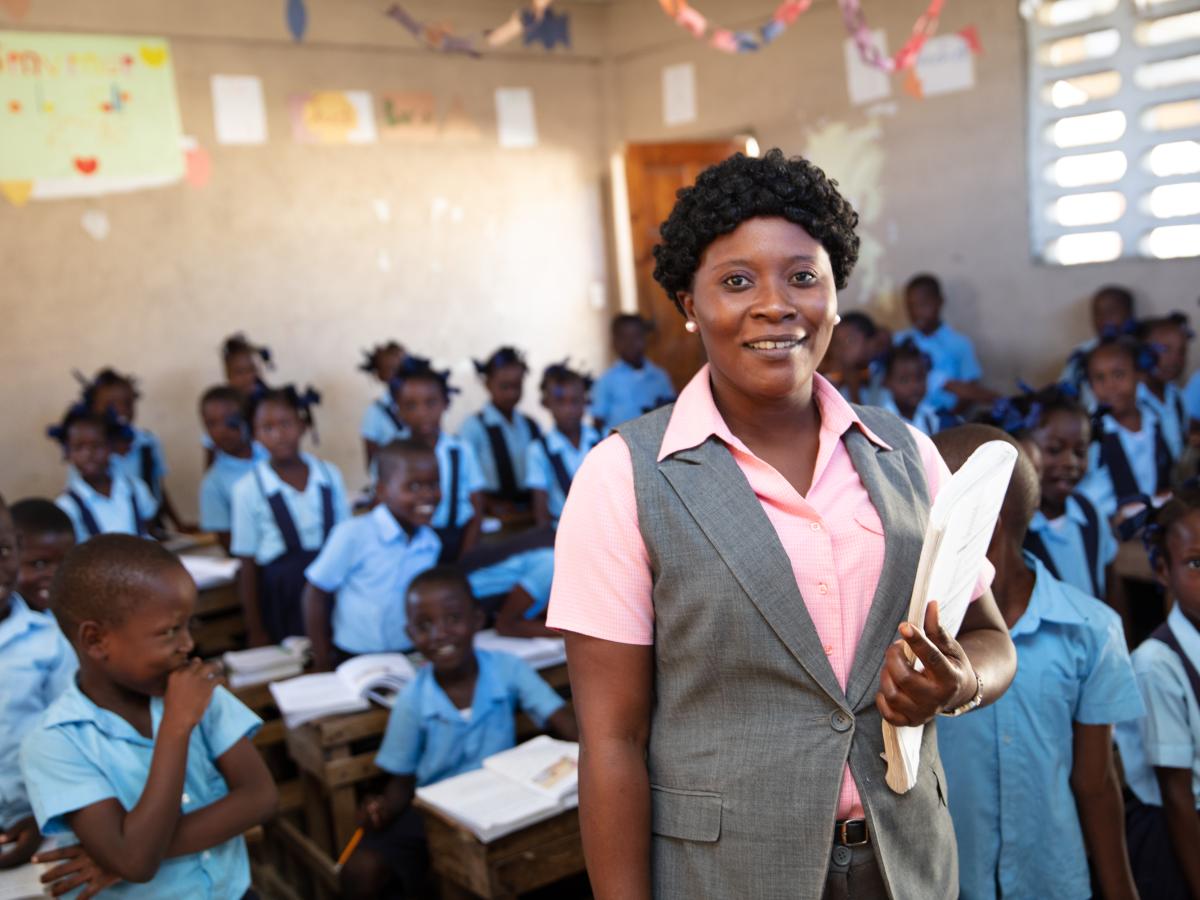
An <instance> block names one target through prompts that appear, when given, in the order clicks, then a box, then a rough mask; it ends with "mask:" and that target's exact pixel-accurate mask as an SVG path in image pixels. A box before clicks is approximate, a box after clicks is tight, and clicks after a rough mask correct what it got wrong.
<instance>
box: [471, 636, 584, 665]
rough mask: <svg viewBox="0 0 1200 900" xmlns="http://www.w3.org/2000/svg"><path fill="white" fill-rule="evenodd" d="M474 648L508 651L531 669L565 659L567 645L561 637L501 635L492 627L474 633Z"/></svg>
mask: <svg viewBox="0 0 1200 900" xmlns="http://www.w3.org/2000/svg"><path fill="white" fill-rule="evenodd" d="M475 649H476V650H491V651H493V652H497V653H510V654H512V655H513V656H515V657H517V658H519V659H522V660H524V661H525V662H526V663H528V664H529V667H530V668H531V669H548V668H550V667H551V666H559V665H562V664H563V663H565V662H566V661H567V645H566V642H565V641H564V640H563V639H562V638H550V637H540V638H513V637H501V636H500V635H498V634H496V631H495V629H492V628H489V629H488V630H487V631H480V632H479V633H478V634H476V635H475Z"/></svg>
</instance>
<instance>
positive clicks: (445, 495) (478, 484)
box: [432, 431, 484, 528]
mask: <svg viewBox="0 0 1200 900" xmlns="http://www.w3.org/2000/svg"><path fill="white" fill-rule="evenodd" d="M451 450H457V451H458V496H457V497H452V496H451V490H450V484H451V475H452V473H451V466H450V457H451V452H450V451H451ZM433 452H434V455H436V456H437V461H438V481H439V482H440V483H441V486H442V499H441V500H440V501H438V506H437V509H436V510H434V513H433V522H432V525H433V527H434V528H445V527H446V526H448V525H449V524H450V504H451V503H454V504H455V505H456V507H457V509H458V521H457V522H456V523H455V524H456V525H457V526H458V527H459V528H462V527H463V526H465V525H466V524H467V522H469V521H471V517H472V516H473V515H475V508H474V507H473V506H471V495H472V494H474V493H477V492H479V491H482V490H483V488H484V480H483V470H482V469H481V468H480V467H479V458H478V457H477V456H476V455H475V451H474V450H472V449H471V445H470V444H468V443H467V442H466V441H464V440H463V439H462V438H459V437H455V436H454V435H452V434H446V432H444V431H443V432H442V433H441V434H439V435H438V439H437V446H436V447H434V448H433Z"/></svg>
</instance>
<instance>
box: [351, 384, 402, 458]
mask: <svg viewBox="0 0 1200 900" xmlns="http://www.w3.org/2000/svg"><path fill="white" fill-rule="evenodd" d="M399 420H400V416H399V414H398V413H397V412H396V404H395V402H394V401H393V400H392V395H391V392H387V393H385V394H384V395H383V396H382V397H380V398H378V399H377V400H376V401H375V402H374V403H372V404H371V405H370V406H368V407H367V409H366V412H364V413H363V417H362V425H361V426H359V429H358V433H359V434H360V435H361V436H362V437H363V438H365V439H366V440H368V441H370V442H371V443H373V444H375V445H376V446H379V447H386V446H387V445H388V444H390V443H391V442H392V441H398V440H400V439H401V438H406V437H408V435H409V431H408V429H407V428H405V427H404V426H403V425H402V424H401V423H400V421H399Z"/></svg>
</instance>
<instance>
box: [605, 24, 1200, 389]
mask: <svg viewBox="0 0 1200 900" xmlns="http://www.w3.org/2000/svg"><path fill="white" fill-rule="evenodd" d="M925 5H926V4H925V3H924V2H904V3H899V2H889V3H883V2H877V3H864V4H863V7H864V9H865V10H866V12H867V15H868V21H869V22H870V25H871V26H872V27H874V28H884V29H885V30H886V32H887V36H888V47H889V49H890V50H891V51H892V52H894V51H895V50H896V49H897V48H899V47H900V46H901V44H902V43H903V41H904V40H905V39H906V38H907V36H908V34H909V32H910V30H911V28H912V26H913V22H914V19H915V17H916V16H917V15H918V14H919V13H920V11H921V10H922V9H923V8H924V7H925ZM695 6H696V7H697V8H699V9H701V11H702V12H703V13H704V14H705V15H706V16H707V17H708V19H709V21H710V22H712V23H718V24H721V25H724V26H726V27H730V28H735V29H736V28H753V27H755V26H758V25H761V24H762V23H763V22H764V21H766V19H767V18H769V16H770V14H771V11H772V10H773V9H774V7H775V6H777V4H776V3H775V2H773V0H762V2H754V3H748V2H735V0H707V2H705V3H704V4H699V3H697V4H695ZM1016 8H1017V4H1016V3H1015V2H1011V0H1010V2H995V0H954V2H953V3H947V4H946V5H945V11H944V15H943V16H942V20H941V26H940V30H941V31H942V32H949V31H957V30H958V29H960V28H963V27H964V26H968V25H974V26H976V27H977V29H978V33H979V37H980V40H981V42H982V45H983V54H982V55H981V56H978V57H976V60H975V63H976V72H975V74H976V86H975V88H974V89H973V90H970V91H966V92H962V93H953V94H945V95H942V96H938V97H929V98H927V99H924V100H916V99H914V98H912V97H910V96H909V95H907V94H906V93H904V92H903V91H902V90H900V84H899V82H898V81H897V82H896V83H895V84H894V85H893V92H892V98H891V100H890V101H889V102H887V103H885V104H884V105H883V108H882V110H878V111H876V112H875V113H873V114H872V113H870V112H868V111H867V110H866V109H864V108H863V107H855V106H853V105H851V103H850V100H849V97H848V93H847V87H846V65H845V61H844V56H843V42H844V40H845V36H846V33H845V29H844V27H843V25H842V22H841V18H840V14H839V12H838V9H837V7H836V4H835V2H834V0H816V2H815V3H814V4H813V6H812V8H811V10H810V11H809V12H808V13H807V14H806V15H804V16H803V17H802V18H800V19H799V20H798V21H797V22H796V23H795V24H794V25H793V26H792V27H791V28H790V29H789V30H788V31H787V32H785V33H784V34H783V35H782V36H781V37H780V38H779V39H778V40H777V41H776V42H775V43H774V44H772V45H771V46H770V47H768V48H767V49H765V50H763V51H760V52H758V53H754V54H744V55H736V56H728V55H726V54H723V53H720V52H717V51H715V50H712V49H711V48H709V47H707V46H704V45H702V44H700V43H698V42H696V41H695V40H694V39H693V38H692V37H691V36H690V35H689V34H687V33H686V32H684V31H683V30H682V29H680V28H679V27H678V26H676V25H675V24H674V23H673V22H671V21H670V20H668V19H667V18H666V17H665V16H664V15H663V14H662V12H661V11H660V10H659V8H658V5H657V4H655V3H650V2H638V0H626V2H621V3H619V4H617V5H616V6H615V7H614V16H613V17H612V18H611V19H610V23H609V24H610V46H609V52H610V54H611V58H612V60H613V64H614V66H615V68H616V75H615V78H614V85H615V87H614V90H615V91H616V96H615V97H614V98H613V101H612V105H613V108H614V109H615V110H617V111H618V122H619V124H618V127H617V130H618V133H619V139H620V140H624V141H631V142H637V141H650V142H653V141H675V140H688V139H697V138H711V137H720V136H726V135H731V134H736V133H741V132H749V133H752V134H754V135H756V136H757V138H758V140H759V142H760V144H761V145H762V148H763V150H764V151H765V150H766V149H768V148H770V147H773V146H779V147H782V148H783V149H784V150H786V151H788V152H789V153H803V154H805V155H809V156H810V157H811V158H812V159H814V160H815V161H816V162H817V163H818V164H820V165H821V166H823V167H824V168H825V169H826V171H827V172H829V173H830V174H831V175H832V176H834V177H836V178H838V179H839V180H840V181H841V183H842V186H843V188H844V189H845V190H846V191H847V193H848V194H849V196H850V197H851V198H852V199H853V200H854V202H855V205H856V206H857V207H858V209H859V212H860V214H861V215H862V217H863V224H862V228H861V233H862V237H863V255H862V258H861V261H860V264H859V268H858V270H857V271H856V273H855V275H854V276H853V277H852V279H851V284H850V285H849V287H848V289H847V291H845V292H843V294H842V297H841V301H842V303H843V305H844V306H846V307H865V308H867V309H869V310H870V311H872V312H874V313H877V314H879V315H880V316H881V317H882V318H883V319H884V320H885V321H887V322H889V323H890V324H892V325H903V324H905V323H904V321H903V313H902V309H900V308H898V298H897V296H896V293H895V292H896V290H897V289H898V288H899V287H901V286H902V285H903V284H904V281H905V280H906V279H907V278H908V277H909V276H910V275H912V274H913V273H915V272H917V271H921V270H928V271H932V272H936V273H937V274H939V275H940V276H941V277H942V279H943V282H944V284H945V287H946V293H947V295H948V309H947V312H946V318H947V320H948V321H949V322H950V323H951V324H952V325H953V326H955V327H956V328H959V329H961V330H964V331H967V332H969V333H970V334H971V335H972V336H973V337H974V338H975V339H976V342H977V345H978V348H979V353H980V357H981V362H982V364H983V367H984V370H985V371H986V373H987V380H988V381H989V382H990V383H991V384H992V385H993V386H994V387H996V388H998V389H1001V390H1009V389H1012V388H1013V384H1014V378H1016V377H1022V378H1025V379H1028V380H1030V381H1032V382H1040V381H1042V380H1048V379H1050V378H1053V377H1056V376H1057V374H1058V372H1059V371H1060V368H1061V361H1062V359H1063V357H1064V356H1065V355H1066V352H1067V350H1068V349H1069V348H1071V347H1073V346H1074V345H1075V344H1076V343H1077V342H1078V341H1080V340H1083V339H1084V338H1086V337H1089V336H1090V334H1089V331H1090V325H1089V320H1088V314H1087V297H1088V296H1089V295H1090V293H1091V292H1092V291H1093V290H1095V288H1096V287H1098V286H1099V285H1101V284H1103V283H1106V282H1113V281H1115V282H1120V283H1125V284H1128V285H1131V286H1132V287H1133V288H1134V289H1135V290H1136V292H1137V295H1138V299H1139V303H1140V307H1139V309H1140V311H1141V312H1144V313H1146V314H1150V313H1153V312H1154V311H1161V312H1166V311H1169V310H1171V309H1182V310H1185V311H1187V312H1189V313H1190V314H1191V315H1192V317H1193V321H1195V319H1196V317H1197V309H1196V298H1197V295H1198V294H1200V288H1198V287H1197V285H1200V261H1196V260H1192V261H1154V262H1151V261H1144V260H1131V261H1122V262H1115V263H1111V264H1103V265H1088V266H1076V267H1070V268H1063V267H1053V266H1045V265H1041V264H1038V263H1035V262H1034V261H1033V260H1032V259H1031V254H1030V248H1029V241H1028V226H1027V223H1028V221H1029V207H1028V201H1027V186H1026V178H1027V175H1026V165H1025V142H1026V124H1025V122H1026V116H1025V103H1026V101H1025V85H1026V77H1025V39H1024V23H1023V22H1022V21H1021V19H1020V18H1019V17H1018V15H1017V10H1016ZM681 62H692V63H694V64H695V67H696V81H697V107H698V108H697V113H698V116H697V120H696V121H695V122H694V123H690V124H687V125H679V126H672V127H668V126H665V125H664V124H663V117H662V88H661V72H662V67H663V66H666V65H673V64H676V63H681ZM869 108H870V107H868V108H867V109H869ZM1193 363H1194V364H1195V363H1200V351H1193Z"/></svg>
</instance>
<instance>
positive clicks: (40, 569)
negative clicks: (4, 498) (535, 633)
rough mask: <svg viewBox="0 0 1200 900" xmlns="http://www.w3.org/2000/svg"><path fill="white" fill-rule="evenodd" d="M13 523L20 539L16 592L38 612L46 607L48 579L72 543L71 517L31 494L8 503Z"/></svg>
mask: <svg viewBox="0 0 1200 900" xmlns="http://www.w3.org/2000/svg"><path fill="white" fill-rule="evenodd" d="M12 517H13V524H14V525H15V526H16V528H17V537H18V538H19V539H20V542H21V575H20V578H19V579H18V581H17V593H19V594H20V595H21V598H22V599H23V600H24V601H25V603H26V604H27V605H28V606H29V608H30V609H35V610H37V611H38V612H45V611H46V610H47V609H49V607H50V583H51V581H53V580H54V573H55V572H57V571H58V567H59V564H60V563H62V561H63V557H65V556H66V555H67V552H68V551H69V550H70V549H71V548H72V547H74V546H75V526H74V525H72V524H71V518H70V516H68V515H67V514H66V513H65V512H63V511H62V510H61V509H59V508H58V507H57V506H55V505H54V503H52V502H51V501H49V500H43V499H41V498H40V497H31V498H29V499H27V500H18V501H17V502H16V503H14V504H13V505H12Z"/></svg>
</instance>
